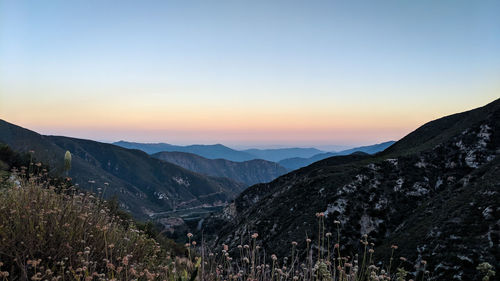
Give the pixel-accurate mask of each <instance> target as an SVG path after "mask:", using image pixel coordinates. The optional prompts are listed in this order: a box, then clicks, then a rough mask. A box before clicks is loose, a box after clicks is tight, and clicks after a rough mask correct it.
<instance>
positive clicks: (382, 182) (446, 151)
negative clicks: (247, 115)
mask: <svg viewBox="0 0 500 281" xmlns="http://www.w3.org/2000/svg"><path fill="white" fill-rule="evenodd" d="M452 116H453V117H443V118H440V119H437V120H434V121H431V122H429V123H426V124H425V125H423V126H421V127H419V128H417V129H416V130H415V131H413V132H412V133H410V134H409V135H407V136H406V137H404V138H403V139H401V140H400V141H398V142H397V143H396V144H394V145H393V146H391V148H390V149H387V150H386V151H384V152H381V153H378V154H376V155H347V156H336V157H331V158H327V159H324V160H321V161H319V162H315V163H313V164H312V165H310V166H307V167H303V168H301V169H299V170H296V171H293V172H291V173H288V174H286V175H284V176H281V177H279V178H277V179H276V180H274V181H273V182H271V183H267V184H259V185H255V186H252V187H249V188H248V189H246V190H245V191H244V192H243V193H241V194H240V195H239V196H238V197H237V198H236V199H235V200H234V202H233V203H232V204H231V205H230V206H227V207H226V208H225V210H224V211H223V212H222V213H220V214H217V215H214V216H213V217H212V218H211V219H210V220H209V222H207V223H206V227H207V228H208V229H214V230H215V231H216V233H217V235H216V238H215V244H216V245H221V244H226V245H229V246H230V248H231V247H233V246H236V245H238V243H239V241H241V239H244V237H247V236H249V235H250V234H251V233H252V232H258V233H259V238H261V239H262V241H263V247H265V248H268V249H273V251H274V252H275V253H276V254H278V255H285V254H286V253H287V251H289V248H288V247H286V243H285V244H283V243H282V241H303V239H304V234H305V233H307V236H308V237H309V238H311V239H312V240H313V241H315V239H316V236H317V235H316V233H314V232H313V233H311V232H308V230H309V229H314V227H315V226H316V225H317V222H316V221H315V213H319V212H322V213H324V215H325V222H326V223H325V226H326V227H327V229H326V230H325V232H328V231H330V232H333V233H336V228H335V223H334V221H339V222H340V225H341V236H342V237H344V238H342V239H343V240H342V241H341V244H340V245H341V247H340V250H341V251H342V252H344V253H346V254H348V255H353V254H354V253H356V252H358V251H357V249H359V248H360V247H362V246H361V245H359V239H360V237H361V235H363V234H368V237H369V242H371V243H374V245H375V255H378V256H379V257H383V256H388V255H390V251H391V247H390V245H393V244H396V245H398V246H399V248H398V254H399V255H402V256H404V257H407V258H408V259H411V260H414V261H416V262H417V263H420V262H421V261H422V260H427V261H428V269H429V270H430V271H431V272H433V274H434V275H433V276H431V280H452V279H457V278H458V277H456V276H459V277H460V278H459V279H463V280H478V279H477V275H476V274H475V273H476V272H475V267H476V266H477V265H478V264H479V263H480V262H483V261H487V262H489V263H491V264H495V266H496V270H497V271H498V269H499V264H498V262H497V261H498V260H500V251H499V250H500V248H499V247H500V246H499V243H498V241H499V240H500V237H499V236H500V235H499V230H500V212H499V211H500V209H499V207H498V202H500V173H499V171H500V166H499V165H500V160H499V153H500V99H497V100H495V101H493V102H491V103H490V104H488V105H486V106H483V107H481V108H477V109H474V110H472V111H468V112H464V113H459V114H456V115H452ZM418 139H421V141H418ZM311 202H314V204H311ZM207 231H208V230H207ZM313 243H314V242H313ZM298 247H305V245H304V243H303V242H299V246H298Z"/></svg>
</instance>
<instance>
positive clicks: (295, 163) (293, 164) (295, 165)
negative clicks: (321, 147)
mask: <svg viewBox="0 0 500 281" xmlns="http://www.w3.org/2000/svg"><path fill="white" fill-rule="evenodd" d="M394 143H395V141H387V142H383V143H379V144H374V145H368V146H360V147H355V148H351V149H347V150H343V151H339V152H326V153H318V154H315V155H313V156H312V157H309V158H302V157H294V158H288V159H283V160H281V161H279V162H278V163H279V164H280V165H281V166H283V167H285V168H287V169H288V170H290V171H292V170H296V169H299V168H302V167H305V166H308V165H311V164H312V163H314V162H317V161H320V160H323V159H326V158H328V157H332V156H340V155H349V154H351V153H355V152H363V153H367V154H375V153H377V152H380V151H383V150H384V149H386V148H388V147H389V146H391V145H392V144H394Z"/></svg>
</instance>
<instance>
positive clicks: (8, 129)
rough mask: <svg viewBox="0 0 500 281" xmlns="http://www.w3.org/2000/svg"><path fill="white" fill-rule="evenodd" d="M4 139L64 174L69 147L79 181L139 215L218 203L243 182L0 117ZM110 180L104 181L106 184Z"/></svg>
mask: <svg viewBox="0 0 500 281" xmlns="http://www.w3.org/2000/svg"><path fill="white" fill-rule="evenodd" d="M0 143H4V144H7V145H8V146H9V147H11V148H12V149H13V150H15V151H17V152H28V151H30V150H33V151H34V157H35V159H36V161H41V162H43V163H45V164H48V165H50V166H51V167H53V170H52V171H51V173H52V174H54V175H62V174H63V162H64V161H63V159H64V153H65V151H66V150H69V151H70V152H71V153H72V168H71V171H70V173H69V176H70V177H72V178H73V182H74V183H77V184H78V185H79V186H80V187H82V188H84V189H87V190H92V191H95V192H96V191H97V188H101V190H103V191H104V192H105V195H106V197H109V196H112V195H116V196H118V197H119V200H120V202H121V206H122V207H123V208H124V209H126V210H128V211H130V212H131V213H132V214H133V215H134V216H136V217H138V218H146V217H148V216H149V215H151V214H153V213H156V212H163V211H167V210H173V209H180V208H187V207H195V206H201V205H220V204H223V203H224V202H227V201H230V200H232V199H233V198H234V197H235V196H236V195H237V194H239V193H240V192H241V191H242V190H243V189H244V188H245V185H244V184H241V183H238V182H236V181H233V180H230V179H228V178H220V177H209V176H205V175H201V174H198V173H195V172H192V171H189V170H186V169H184V168H182V167H179V166H177V165H174V164H171V163H168V162H164V161H161V160H159V159H156V158H153V157H151V156H149V155H148V154H146V153H144V152H142V151H139V150H130V149H125V148H122V147H119V146H116V145H112V144H106V143H100V142H95V141H90V140H83V139H76V138H69V137H61V136H44V135H40V134H38V133H36V132H33V131H30V130H27V129H24V128H22V127H19V126H16V125H14V124H11V123H8V122H6V121H3V120H0ZM105 183H106V184H105Z"/></svg>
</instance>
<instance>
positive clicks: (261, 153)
mask: <svg viewBox="0 0 500 281" xmlns="http://www.w3.org/2000/svg"><path fill="white" fill-rule="evenodd" d="M393 143H394V141H389V142H384V143H381V144H376V145H370V146H362V147H356V148H351V149H348V150H343V151H340V152H326V151H322V150H319V149H316V148H299V147H295V148H277V149H246V150H235V149H232V148H229V147H227V146H224V145H222V144H213V145H188V146H179V145H171V144H167V143H137V142H127V141H118V142H115V143H113V144H114V145H118V146H121V147H124V148H129V149H139V150H142V151H144V152H146V153H148V154H154V153H158V152H162V151H167V152H186V153H192V154H196V155H198V156H201V157H204V158H207V159H226V160H229V161H234V162H243V161H248V160H254V159H262V160H267V161H272V162H280V164H281V165H282V166H283V167H285V168H287V169H288V170H295V169H298V168H301V167H304V166H307V165H309V164H311V163H313V162H315V161H319V160H322V159H325V158H328V157H331V156H336V155H347V154H351V153H353V152H356V151H359V152H366V153H368V154H373V153H376V152H379V151H382V150H384V149H385V148H387V147H388V146H390V145H391V144H393Z"/></svg>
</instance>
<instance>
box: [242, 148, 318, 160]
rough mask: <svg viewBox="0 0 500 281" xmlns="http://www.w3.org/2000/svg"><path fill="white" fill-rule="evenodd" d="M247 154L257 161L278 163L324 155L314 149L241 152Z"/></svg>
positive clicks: (248, 150)
mask: <svg viewBox="0 0 500 281" xmlns="http://www.w3.org/2000/svg"><path fill="white" fill-rule="evenodd" d="M243 152H246V153H248V154H251V155H253V156H254V157H255V158H257V159H264V160H268V161H273V162H278V161H281V160H283V159H287V158H291V157H303V158H309V157H311V156H313V155H316V154H319V153H324V151H321V150H319V149H316V148H298V147H296V148H277V149H247V150H243Z"/></svg>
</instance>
